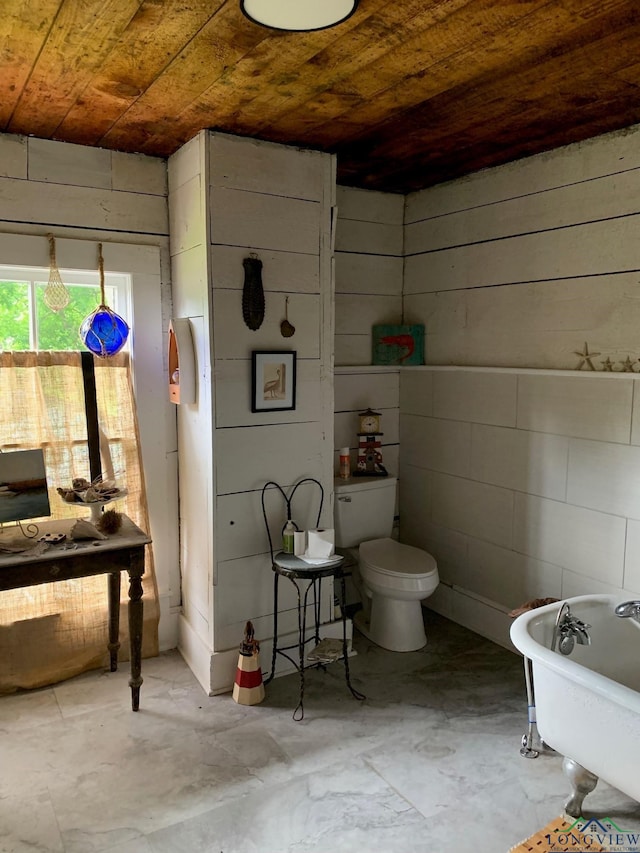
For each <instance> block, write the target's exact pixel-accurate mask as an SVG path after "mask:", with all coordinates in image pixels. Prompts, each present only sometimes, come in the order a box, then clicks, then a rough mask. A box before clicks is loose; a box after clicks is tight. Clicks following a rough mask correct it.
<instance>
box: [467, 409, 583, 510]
mask: <svg viewBox="0 0 640 853" xmlns="http://www.w3.org/2000/svg"><path fill="white" fill-rule="evenodd" d="M568 457H569V439H568V438H567V437H566V436H564V435H547V434H544V433H537V432H527V431H525V430H516V429H507V428H504V427H495V426H484V425H482V424H472V425H471V462H470V477H471V479H473V480H480V481H482V482H484V483H492V484H493V485H496V486H504V487H505V488H507V489H514V490H515V491H518V492H527V493H528V494H532V495H540V496H541V497H546V498H552V499H554V500H561V501H563V500H565V498H567V464H568ZM569 500H570V502H571V503H580V502H579V501H572V500H571V499H570V498H569Z"/></svg>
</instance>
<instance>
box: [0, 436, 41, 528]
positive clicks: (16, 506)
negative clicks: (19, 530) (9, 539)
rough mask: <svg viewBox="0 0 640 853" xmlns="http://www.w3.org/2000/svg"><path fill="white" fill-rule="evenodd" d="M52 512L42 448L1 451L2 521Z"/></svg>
mask: <svg viewBox="0 0 640 853" xmlns="http://www.w3.org/2000/svg"><path fill="white" fill-rule="evenodd" d="M49 515H51V508H50V506H49V492H48V488H47V474H46V469H45V464H44V452H43V451H42V450H14V451H11V452H8V453H0V524H4V523H5V522H9V521H26V520H27V519H29V518H45V517H46V516H49Z"/></svg>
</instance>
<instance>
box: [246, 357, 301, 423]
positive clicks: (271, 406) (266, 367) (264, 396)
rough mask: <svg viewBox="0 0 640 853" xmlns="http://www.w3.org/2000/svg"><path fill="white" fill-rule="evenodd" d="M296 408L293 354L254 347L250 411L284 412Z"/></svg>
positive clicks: (294, 358)
mask: <svg viewBox="0 0 640 853" xmlns="http://www.w3.org/2000/svg"><path fill="white" fill-rule="evenodd" d="M295 407H296V353H295V352H292V351H286V352H285V351H279V350H253V352H252V354H251V411H252V412H273V411H281V412H282V411H287V410H291V409H295Z"/></svg>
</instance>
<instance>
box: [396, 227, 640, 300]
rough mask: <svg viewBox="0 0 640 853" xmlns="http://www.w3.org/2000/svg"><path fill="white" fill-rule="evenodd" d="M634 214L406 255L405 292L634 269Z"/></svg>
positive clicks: (638, 263)
mask: <svg viewBox="0 0 640 853" xmlns="http://www.w3.org/2000/svg"><path fill="white" fill-rule="evenodd" d="M639 222H640V216H639V215H637V214H636V215H633V216H628V217H626V218H622V219H617V220H616V222H615V227H611V224H610V223H608V222H591V223H587V224H581V225H575V226H572V227H567V228H563V229H560V230H559V231H545V232H543V233H540V234H525V235H522V236H517V237H507V238H505V239H504V240H503V241H502V243H501V245H500V252H497V251H496V246H495V244H494V243H493V242H484V243H477V244H473V245H466V246H460V247H456V248H451V249H442V250H441V251H436V252H431V253H428V254H420V255H411V256H409V257H407V259H406V261H405V279H404V289H405V293H421V292H428V291H438V290H455V289H462V288H467V287H488V286H492V285H498V284H501V285H502V284H514V283H516V282H529V281H547V280H549V279H559V278H565V277H576V276H587V275H606V274H608V273H612V272H623V271H625V270H628V271H630V270H637V269H638V268H639V267H640V248H639V247H638V245H637V243H636V242H634V234H637V232H638V223H639Z"/></svg>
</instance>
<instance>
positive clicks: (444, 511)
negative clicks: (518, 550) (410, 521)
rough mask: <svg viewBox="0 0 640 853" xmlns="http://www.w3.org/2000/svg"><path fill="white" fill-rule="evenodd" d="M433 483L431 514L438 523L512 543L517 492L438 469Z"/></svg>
mask: <svg viewBox="0 0 640 853" xmlns="http://www.w3.org/2000/svg"><path fill="white" fill-rule="evenodd" d="M431 483H432V493H431V501H432V504H431V518H432V520H433V521H434V522H435V523H436V524H440V525H442V526H443V527H451V528H452V529H453V530H459V531H460V532H461V533H468V534H469V536H475V537H476V538H477V539H483V540H485V541H487V542H493V543H494V544H496V545H501V546H503V547H504V548H510V547H511V544H512V522H513V505H514V494H513V492H511V491H509V490H508V489H502V488H499V487H497V486H489V485H487V484H485V483H475V482H473V481H471V480H465V479H462V478H461V477H452V476H450V475H449V474H439V473H434V474H433V476H432V478H431Z"/></svg>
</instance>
